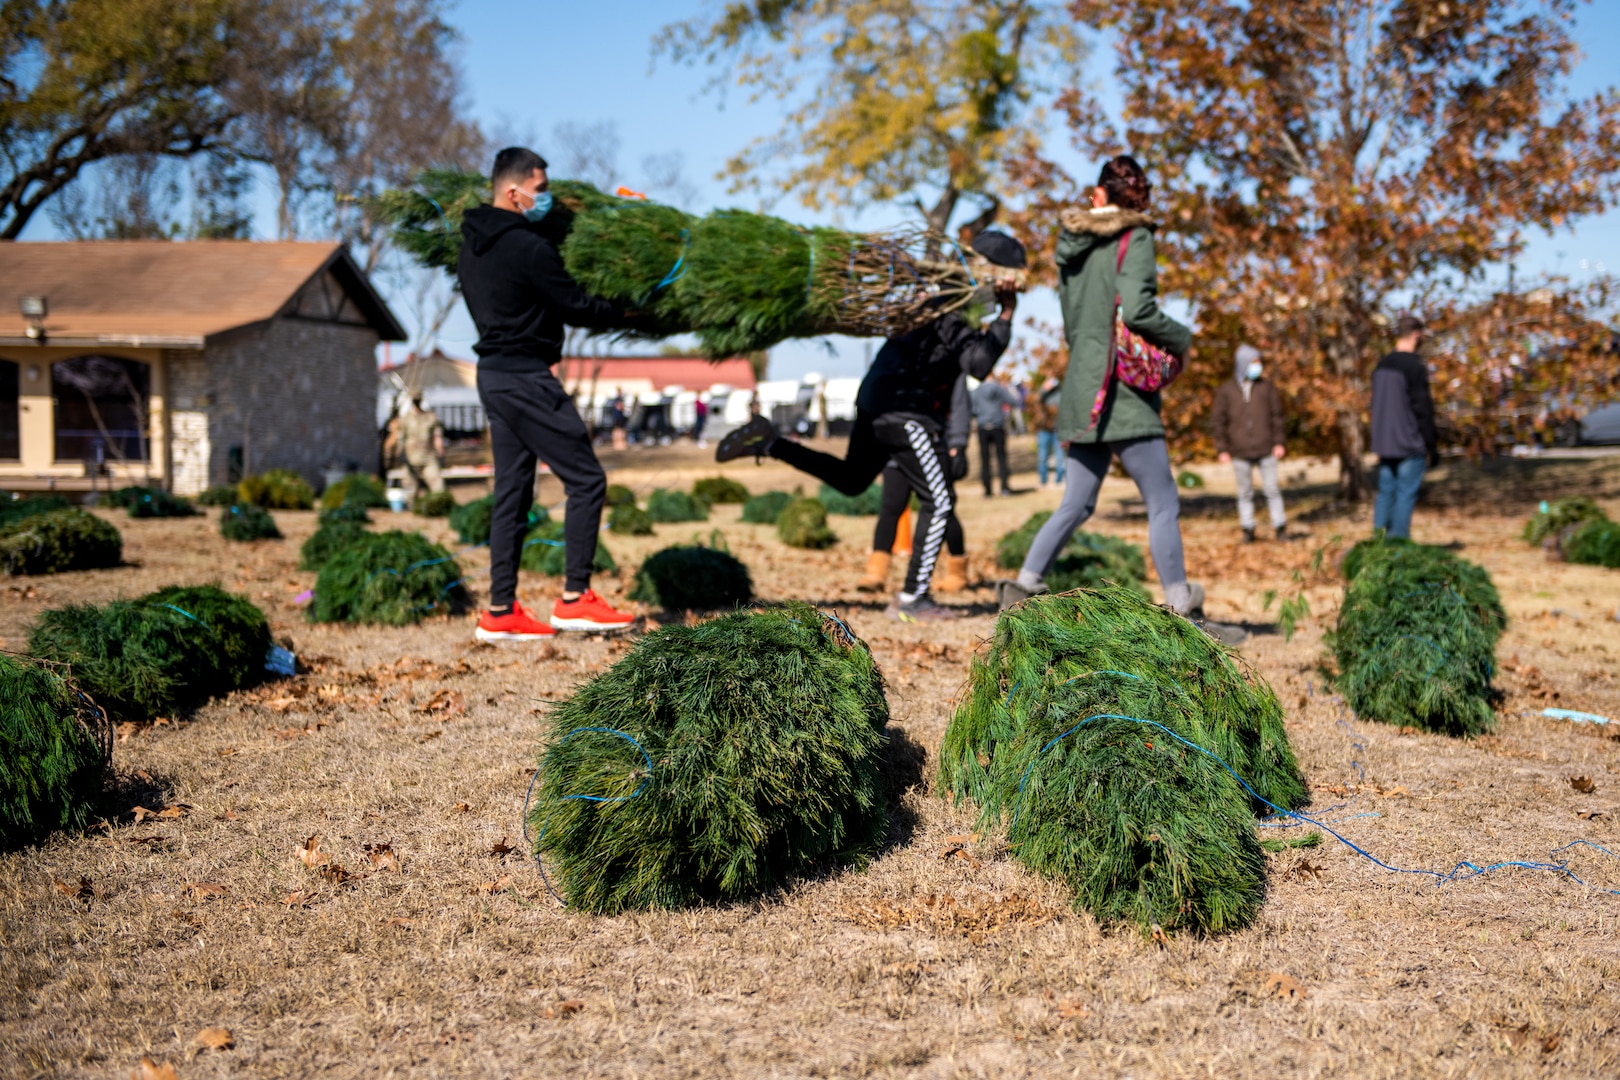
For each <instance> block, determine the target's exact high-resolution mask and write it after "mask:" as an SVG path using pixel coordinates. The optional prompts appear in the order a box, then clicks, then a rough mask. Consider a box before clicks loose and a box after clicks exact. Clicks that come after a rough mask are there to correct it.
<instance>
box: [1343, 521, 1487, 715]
mask: <svg viewBox="0 0 1620 1080" xmlns="http://www.w3.org/2000/svg"><path fill="white" fill-rule="evenodd" d="M1344 570H1345V574H1346V576H1347V577H1349V578H1350V583H1349V585H1348V586H1347V587H1346V589H1345V595H1344V603H1343V605H1342V606H1341V607H1340V608H1339V622H1338V626H1337V627H1336V628H1335V630H1334V631H1333V633H1332V634H1330V635H1329V639H1328V644H1329V645H1330V647H1331V648H1332V649H1333V654H1334V659H1335V661H1336V663H1337V664H1338V669H1339V674H1338V677H1337V679H1336V683H1337V686H1338V688H1339V690H1340V691H1341V692H1342V693H1343V694H1344V698H1345V701H1346V702H1348V703H1349V705H1350V707H1351V708H1352V709H1354V710H1355V711H1356V713H1357V715H1359V716H1362V717H1365V718H1367V719H1370V720H1379V721H1382V722H1384V723H1386V724H1402V725H1412V726H1415V727H1421V728H1427V729H1428V730H1430V731H1440V732H1444V733H1446V734H1449V735H1475V734H1479V733H1480V732H1485V731H1489V730H1491V729H1492V728H1493V727H1494V726H1495V724H1496V716H1495V712H1494V710H1493V709H1492V707H1491V699H1492V697H1493V691H1492V690H1491V675H1492V673H1493V671H1494V670H1495V657H1496V643H1497V641H1498V640H1499V639H1500V638H1501V636H1502V631H1503V630H1504V629H1506V627H1507V616H1506V614H1505V613H1504V612H1503V610H1502V601H1501V598H1500V597H1499V596H1498V595H1497V592H1496V586H1494V585H1493V584H1491V579H1490V575H1488V574H1487V573H1486V572H1485V571H1484V570H1483V569H1482V568H1481V567H1478V566H1475V565H1474V564H1473V563H1470V562H1467V561H1465V560H1463V559H1459V558H1457V556H1455V555H1453V554H1451V553H1450V552H1448V551H1443V550H1441V549H1439V548H1435V547H1429V546H1427V545H1423V544H1413V543H1409V542H1399V543H1391V542H1389V541H1363V542H1362V543H1360V544H1357V545H1356V546H1355V548H1353V549H1351V551H1350V553H1349V555H1347V556H1346V557H1345V562H1344Z"/></svg>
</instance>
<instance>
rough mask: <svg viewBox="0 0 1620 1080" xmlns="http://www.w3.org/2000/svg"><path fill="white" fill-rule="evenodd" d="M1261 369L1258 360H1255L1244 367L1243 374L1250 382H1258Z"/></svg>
mask: <svg viewBox="0 0 1620 1080" xmlns="http://www.w3.org/2000/svg"><path fill="white" fill-rule="evenodd" d="M1261 370H1262V369H1261V367H1260V363H1259V361H1256V362H1255V363H1252V364H1250V365H1249V366H1248V367H1247V368H1245V369H1244V371H1243V374H1244V376H1245V377H1247V378H1248V380H1249V381H1250V382H1259V381H1260V372H1261Z"/></svg>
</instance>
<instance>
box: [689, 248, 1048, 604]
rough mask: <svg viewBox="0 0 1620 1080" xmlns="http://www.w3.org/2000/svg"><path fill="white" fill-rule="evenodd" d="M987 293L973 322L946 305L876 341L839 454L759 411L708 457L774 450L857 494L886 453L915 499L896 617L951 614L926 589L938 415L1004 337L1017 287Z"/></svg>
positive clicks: (945, 498)
mask: <svg viewBox="0 0 1620 1080" xmlns="http://www.w3.org/2000/svg"><path fill="white" fill-rule="evenodd" d="M972 248H973V250H974V251H976V252H978V253H979V254H980V255H982V256H984V258H986V259H987V260H989V261H990V262H992V263H994V264H996V265H998V266H1006V267H1022V266H1024V265H1026V263H1027V261H1028V256H1027V255H1026V254H1025V253H1024V246H1023V245H1022V244H1020V243H1019V242H1018V241H1017V240H1014V239H1013V238H1012V237H1011V236H1008V235H1007V234H1006V233H1002V232H981V233H980V234H979V235H978V236H976V237H974V238H973V242H972ZM995 293H996V302H997V303H998V304H1000V306H1001V313H1000V315H999V316H998V317H997V318H995V319H993V320H991V322H990V324H989V326H987V327H985V328H984V329H982V330H981V329H977V328H975V327H973V326H971V325H969V324H968V322H967V320H966V319H964V318H963V317H962V316H961V315H959V314H957V313H956V312H951V313H949V314H946V315H942V316H940V317H939V318H937V319H934V320H933V321H932V322H929V323H926V324H924V325H923V326H921V327H918V328H917V329H915V330H912V331H910V332H908V333H904V334H898V335H896V336H894V337H892V338H890V339H889V340H888V341H886V342H884V344H883V348H882V349H880V350H878V354H877V356H876V358H875V359H874V360H873V361H872V368H871V370H870V371H868V372H867V373H866V378H865V379H864V380H862V382H861V388H860V392H859V393H858V394H857V395H856V398H855V426H854V429H853V430H852V431H851V432H850V436H849V449H848V451H847V453H846V454H845V456H844V457H843V458H835V457H833V456H832V455H830V454H823V453H820V452H818V451H815V450H811V449H808V448H807V447H804V446H800V445H799V444H798V443H795V442H793V441H792V440H791V439H782V438H778V437H777V431H776V428H775V426H774V425H772V424H771V422H770V421H769V420H766V419H765V418H764V417H755V418H754V419H753V420H750V421H749V422H748V423H747V424H746V425H744V426H743V427H740V428H738V429H737V430H736V431H733V432H731V433H730V434H728V435H727V436H726V437H725V438H724V439H722V440H721V442H720V445H719V447H718V448H717V449H716V451H715V460H716V461H731V460H733V459H735V458H741V457H748V456H750V455H752V456H754V457H764V456H767V455H768V456H770V457H774V458H776V459H777V460H779V461H784V462H786V463H787V464H789V465H791V466H793V467H794V468H795V469H799V470H800V471H802V472H807V473H809V474H810V475H812V476H814V477H817V478H818V479H820V480H823V481H825V482H826V483H827V484H829V485H831V486H832V487H833V488H835V489H837V490H838V491H842V492H843V493H844V494H846V495H859V494H860V493H861V492H863V491H865V490H866V489H867V488H868V487H870V486H871V484H872V481H873V480H875V479H877V477H878V475H879V474H880V473H881V472H882V471H883V467H884V465H886V464H887V463H888V462H889V460H890V459H891V458H892V459H893V460H894V461H895V462H896V463H897V464H898V465H899V467H900V472H901V474H902V475H903V476H904V477H905V479H906V482H907V483H908V484H910V486H911V490H912V491H914V492H916V494H917V503H918V513H917V527H916V534H915V536H914V538H913V541H912V545H911V565H910V566H909V567H908V568H907V571H906V584H905V588H904V589H903V590H901V592H900V594H899V595H898V596H897V597H895V601H894V603H893V604H891V605H890V606H889V614H890V616H892V617H893V618H897V619H899V620H900V621H902V622H916V621H921V620H927V621H936V620H943V619H954V618H955V617H956V612H954V611H952V610H951V609H950V608H947V607H943V606H941V605H940V604H937V603H935V602H934V599H933V597H932V596H930V595H929V591H928V590H929V584H930V582H931V580H932V578H933V573H934V566H935V564H936V562H938V560H939V549H940V546H941V544H943V543H944V540H945V529H946V525H947V523H948V521H949V517H950V514H951V512H952V510H953V509H954V508H955V499H954V497H953V496H952V494H951V485H950V470H951V463H950V461H949V458H948V455H947V452H946V448H945V442H944V430H945V421H946V416H947V414H948V413H949V411H950V405H951V396H952V391H953V389H954V388H955V386H956V382H957V379H958V378H959V377H960V376H961V375H963V374H967V375H970V376H972V377H973V378H975V379H982V378H984V377H985V376H986V375H988V374H990V370H991V369H992V368H994V367H995V365H996V361H997V360H999V359H1000V358H1001V354H1002V353H1004V352H1005V351H1006V350H1007V344H1008V342H1010V341H1011V340H1012V317H1013V311H1014V309H1015V308H1016V307H1017V306H1018V291H1017V288H1016V287H1015V286H1013V285H1011V284H999V285H997V286H996V290H995Z"/></svg>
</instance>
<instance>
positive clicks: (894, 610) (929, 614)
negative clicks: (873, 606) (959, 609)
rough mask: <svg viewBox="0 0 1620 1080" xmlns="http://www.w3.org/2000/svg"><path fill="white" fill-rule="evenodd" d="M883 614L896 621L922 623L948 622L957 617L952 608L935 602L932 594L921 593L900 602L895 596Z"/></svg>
mask: <svg viewBox="0 0 1620 1080" xmlns="http://www.w3.org/2000/svg"><path fill="white" fill-rule="evenodd" d="M883 614H885V615H887V616H888V617H889V618H891V619H893V620H895V621H896V622H909V623H922V622H949V621H950V620H952V619H955V618H958V615H957V613H956V612H955V611H953V610H952V609H950V608H948V607H946V606H945V605H943V604H940V603H936V602H935V600H934V598H933V597H932V596H929V595H928V594H927V593H923V594H922V595H921V596H919V597H917V598H916V599H915V600H907V601H904V602H902V601H901V599H900V598H899V597H898V596H896V597H895V598H894V603H892V604H890V605H889V606H888V608H887V609H885V610H884V612H883Z"/></svg>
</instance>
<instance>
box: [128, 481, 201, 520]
mask: <svg viewBox="0 0 1620 1080" xmlns="http://www.w3.org/2000/svg"><path fill="white" fill-rule="evenodd" d="M107 505H108V506H116V507H120V508H122V509H124V510H126V511H128V512H129V516H130V517H132V518H171V517H191V516H193V515H194V514H196V513H197V510H196V508H195V507H194V506H192V505H191V500H189V499H184V498H181V497H180V496H178V495H171V494H169V493H168V492H167V491H164V490H163V489H162V488H155V487H140V486H135V487H121V488H119V489H118V490H116V491H114V492H112V493H111V494H110V495H108V496H107Z"/></svg>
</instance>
